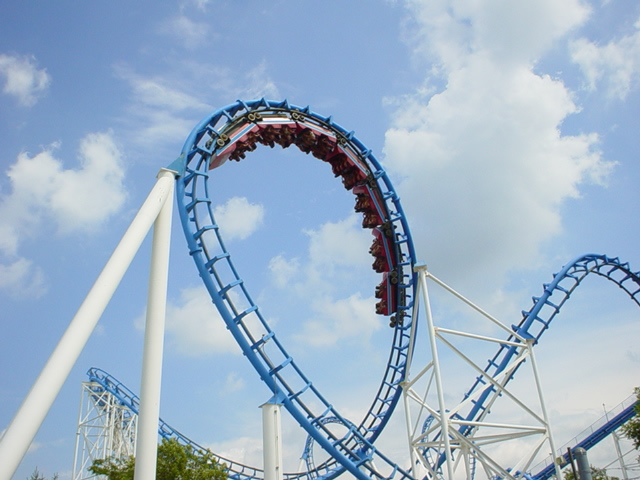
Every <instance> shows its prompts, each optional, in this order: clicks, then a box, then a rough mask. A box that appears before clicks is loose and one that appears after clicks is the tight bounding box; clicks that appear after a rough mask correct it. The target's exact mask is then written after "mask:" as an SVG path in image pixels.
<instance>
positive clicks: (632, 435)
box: [622, 387, 640, 450]
mask: <svg viewBox="0 0 640 480" xmlns="http://www.w3.org/2000/svg"><path fill="white" fill-rule="evenodd" d="M633 392H634V393H635V394H636V398H637V399H638V403H636V406H635V407H633V410H634V412H636V414H635V416H634V417H633V418H632V419H631V420H629V421H628V422H627V423H625V424H624V425H623V426H622V433H623V434H624V436H625V437H627V438H628V439H629V440H631V441H632V442H633V446H634V447H636V450H638V449H639V448H640V387H636V388H634V389H633Z"/></svg>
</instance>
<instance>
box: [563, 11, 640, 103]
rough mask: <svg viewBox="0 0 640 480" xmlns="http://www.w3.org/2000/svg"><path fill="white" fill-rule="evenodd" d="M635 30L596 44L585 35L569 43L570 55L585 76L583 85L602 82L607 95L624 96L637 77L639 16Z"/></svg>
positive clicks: (639, 76) (639, 72) (591, 87)
mask: <svg viewBox="0 0 640 480" xmlns="http://www.w3.org/2000/svg"><path fill="white" fill-rule="evenodd" d="M634 28H635V31H634V32H633V33H632V34H630V35H626V36H624V37H622V38H620V39H619V40H614V41H611V42H609V43H607V44H606V45H603V46H599V45H597V44H596V43H594V42H590V41H589V40H587V39H586V38H580V39H578V40H575V41H574V42H572V43H571V45H570V50H571V59H572V60H573V62H575V63H577V64H578V66H579V67H580V69H581V70H582V73H583V74H584V76H585V80H586V83H587V88H588V89H589V90H596V88H597V86H598V85H603V86H604V88H605V91H606V93H607V95H608V96H609V97H612V98H618V99H620V100H624V99H625V98H626V96H627V95H628V94H629V92H630V91H631V90H632V88H634V87H636V86H637V85H638V81H639V80H640V20H638V21H637V22H636V23H635V24H634Z"/></svg>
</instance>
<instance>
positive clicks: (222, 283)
mask: <svg viewBox="0 0 640 480" xmlns="http://www.w3.org/2000/svg"><path fill="white" fill-rule="evenodd" d="M259 145H267V146H270V147H274V146H276V145H279V146H281V147H283V148H287V147H289V146H296V147H298V148H299V149H300V150H301V151H302V152H304V153H308V154H311V155H313V156H315V157H317V158H318V159H319V160H321V161H324V162H327V163H329V164H330V165H331V169H332V171H333V174H334V175H335V176H336V177H340V178H341V180H342V183H343V185H344V187H345V189H346V190H348V191H351V192H352V193H353V194H354V195H355V197H356V199H355V209H356V211H358V212H361V213H362V214H363V228H367V229H370V230H371V231H372V234H373V242H372V246H371V249H370V253H371V254H372V255H373V257H374V262H373V268H374V269H375V270H376V271H377V272H379V273H380V274H381V282H380V284H379V285H378V286H377V287H376V289H375V295H376V297H377V298H378V299H379V302H378V304H377V306H376V311H377V312H376V313H378V314H381V315H386V316H388V318H389V323H390V326H391V327H392V335H391V336H392V341H391V349H390V354H389V358H388V362H387V366H386V369H385V371H384V373H383V377H382V381H381V384H380V387H379V389H378V391H377V394H376V396H375V397H374V399H373V401H372V402H371V405H370V407H369V409H368V410H367V412H366V414H365V415H364V417H363V418H362V419H361V420H360V421H359V422H355V421H353V419H347V418H344V417H343V416H342V415H341V414H340V413H339V412H338V411H337V410H336V409H335V408H334V407H333V406H332V404H331V403H330V402H329V401H328V400H327V399H325V398H324V396H323V395H322V394H321V392H319V391H318V390H317V389H316V388H315V386H314V385H313V383H312V382H311V380H310V379H308V378H307V377H306V376H305V374H304V373H303V372H302V370H301V369H300V368H299V367H298V365H297V364H296V362H295V361H294V359H293V357H292V356H291V355H290V354H289V353H287V351H286V350H285V348H284V346H283V345H282V344H281V342H280V341H279V339H278V337H277V336H276V333H275V331H274V330H272V329H271V327H270V326H269V325H268V324H267V322H266V321H265V319H264V318H263V316H262V313H261V311H260V309H259V308H258V305H257V304H256V303H254V301H253V300H252V298H251V296H250V295H249V292H248V291H247V289H246V287H245V283H244V281H243V280H242V278H241V277H240V275H239V273H238V272H237V271H236V269H235V267H234V265H233V263H232V261H231V254H230V252H229V251H228V250H227V248H226V247H225V245H224V242H223V240H222V234H221V232H220V230H219V228H218V225H217V223H216V221H215V218H214V215H213V200H212V196H213V194H215V192H213V191H211V189H210V185H209V184H208V182H207V179H208V178H209V176H210V175H214V174H215V169H217V168H218V167H221V166H222V165H223V164H224V163H225V162H227V161H240V160H242V159H244V157H245V156H246V155H247V154H248V153H250V152H252V151H253V150H254V149H256V148H257V147H258V146H259ZM169 168H171V169H173V170H176V171H178V178H177V186H176V197H177V203H178V211H179V213H180V218H181V221H182V226H183V229H184V232H185V235H186V238H187V243H188V247H189V252H190V254H191V256H192V258H193V259H194V261H195V264H196V266H197V269H198V271H199V273H200V276H201V277H202V280H203V282H204V284H205V286H206V288H207V290H208V292H209V294H210V296H211V299H212V301H213V303H214V304H215V306H216V308H217V309H218V311H219V313H220V315H221V317H222V318H223V320H224V322H225V323H226V326H227V328H228V329H229V330H230V332H231V333H232V335H233V336H234V338H235V340H236V342H237V343H238V345H239V346H240V347H241V349H242V351H243V353H244V355H245V356H246V357H247V358H248V359H249V361H250V362H251V364H252V365H253V367H254V369H255V370H256V371H257V373H258V374H259V376H260V377H261V379H262V380H263V381H264V382H265V384H266V385H267V386H268V387H269V388H270V390H271V392H272V394H273V398H274V400H275V401H277V402H279V403H282V404H283V405H284V407H285V408H286V409H287V410H288V412H289V413H290V414H291V415H292V417H293V418H294V419H295V420H296V421H297V422H298V423H299V424H300V426H301V427H302V428H303V429H305V430H306V432H307V433H308V435H309V440H308V441H307V444H306V446H305V453H304V454H306V455H308V454H309V450H310V445H311V444H312V443H313V442H317V443H318V444H319V445H320V446H321V447H322V448H323V449H324V450H325V451H326V452H327V453H328V454H329V460H327V461H326V462H324V463H322V464H320V465H315V464H314V462H313V459H307V466H308V467H309V469H308V471H306V472H296V473H285V474H284V478H286V479H287V480H293V479H296V478H326V479H329V478H334V477H336V476H338V475H340V474H341V473H343V472H345V471H349V472H350V473H351V474H352V475H354V476H355V477H357V478H362V479H365V478H413V476H412V473H411V469H410V468H409V469H404V468H403V467H400V466H398V465H397V463H396V462H395V461H394V460H393V459H391V458H388V457H387V456H385V455H384V454H383V453H382V452H381V451H380V450H379V449H378V448H376V447H375V446H374V442H375V441H376V439H377V438H378V437H379V436H380V434H381V432H382V430H383V429H384V427H385V425H386V424H387V422H388V421H389V419H390V417H391V414H392V413H393V411H394V409H395V407H396V405H397V403H398V400H399V398H400V396H401V393H402V391H401V389H402V386H401V382H402V381H403V380H404V379H405V375H406V372H407V368H408V366H409V365H408V364H407V361H408V358H407V353H408V350H409V347H410V341H412V340H411V338H410V331H411V327H412V325H411V322H412V321H413V318H417V315H416V316H415V317H414V316H413V310H414V308H417V303H416V300H415V299H416V285H417V278H416V274H415V272H414V267H415V266H416V255H415V251H414V246H413V242H412V239H411V235H410V232H409V227H408V224H407V220H406V218H405V215H404V213H403V210H402V207H401V205H400V201H399V198H398V196H397V194H396V192H395V191H394V189H393V187H392V185H391V182H390V181H389V179H388V177H387V175H386V173H385V171H384V170H383V168H382V167H381V165H380V163H379V162H378V161H377V160H376V158H375V157H374V156H373V155H372V153H371V151H370V150H369V149H367V148H366V147H365V146H364V145H363V144H362V143H361V142H360V141H359V140H358V139H357V138H356V136H355V135H354V133H353V132H350V131H347V130H345V129H344V128H342V127H341V126H339V125H338V124H336V123H335V122H334V121H333V120H332V118H331V117H323V116H320V115H318V114H316V113H314V112H312V111H311V110H310V109H309V107H306V108H300V107H297V106H294V105H290V104H288V103H287V102H286V101H284V102H272V101H267V100H264V99H262V100H258V101H251V102H242V101H238V102H236V103H234V104H231V105H229V106H227V107H224V108H221V109H219V110H217V111H216V112H214V113H212V114H211V115H210V116H208V117H206V118H205V119H204V120H203V121H202V122H200V124H198V125H197V126H196V127H195V128H194V129H193V131H192V132H191V134H190V135H189V137H188V138H187V140H186V142H185V145H184V147H183V150H182V153H181V155H180V157H179V158H178V160H176V161H175V162H174V163H173V164H172V165H171V166H170V167H169ZM589 274H595V275H598V276H601V277H604V278H606V279H607V280H610V281H612V282H614V283H615V284H617V285H618V286H619V287H620V288H622V289H623V290H624V291H625V292H626V293H627V294H628V295H629V296H630V297H631V299H632V300H633V301H634V302H635V303H636V304H638V305H640V276H639V274H638V273H637V272H633V271H632V270H631V269H630V267H629V265H628V264H627V263H623V262H620V261H619V260H618V259H617V258H612V257H607V256H605V255H598V254H587V255H582V256H579V257H577V258H575V259H574V260H572V261H571V262H569V263H568V264H567V265H565V266H564V267H563V268H562V269H561V270H560V271H559V272H558V273H556V274H554V275H553V279H552V281H551V282H550V283H548V284H545V285H544V286H543V293H542V295H540V296H539V297H534V298H533V305H532V306H531V308H529V310H526V311H523V312H522V318H521V320H520V321H519V322H518V323H517V324H514V325H513V329H514V332H515V333H516V334H517V337H518V338H526V339H533V340H534V342H535V343H537V342H539V341H540V338H541V336H542V334H543V333H544V332H545V331H546V330H547V329H548V328H549V325H550V323H551V321H552V320H553V319H554V318H555V317H556V315H557V314H558V313H559V311H560V309H561V307H562V306H563V305H564V304H565V303H566V301H567V300H568V299H569V298H570V296H571V294H572V292H573V291H574V290H575V289H576V288H577V287H578V286H579V285H580V284H581V282H582V280H583V279H584V278H585V277H586V276H587V275H589ZM508 340H509V341H510V342H514V341H515V342H517V341H518V340H517V338H516V336H511V337H509V338H508ZM514 355H516V348H515V347H512V346H508V345H507V344H506V343H505V344H501V346H500V347H499V348H498V351H497V352H496V354H495V355H494V356H493V357H491V358H490V359H489V361H488V363H487V366H486V368H485V370H484V375H481V376H479V377H478V378H477V379H476V381H475V382H474V383H473V384H472V386H471V388H470V389H469V390H468V391H467V393H466V395H465V397H464V398H469V397H475V399H474V400H473V401H472V402H470V403H469V407H468V409H467V410H466V411H464V412H458V413H456V416H457V417H458V418H460V419H464V420H467V421H468V422H467V424H469V423H472V422H478V421H481V420H483V419H484V418H485V417H486V415H488V413H489V410H490V408H491V407H492V406H493V404H494V402H495V401H496V399H497V398H498V396H499V393H498V392H496V390H495V389H494V388H493V387H491V385H490V384H488V382H487V381H486V379H487V378H494V377H496V376H499V375H500V374H501V373H502V372H504V371H505V369H506V368H507V367H508V366H509V364H510V362H511V361H512V360H513V357H514ZM516 370H517V368H516V369H514V370H513V371H511V372H510V373H509V374H508V376H507V377H506V378H505V379H504V383H507V382H508V381H509V380H510V379H511V378H512V377H513V375H514V374H515V371H516ZM89 376H90V378H91V379H92V380H93V381H96V382H98V383H100V384H101V385H103V387H104V388H106V389H109V391H112V393H114V394H115V395H117V396H119V398H121V399H122V400H121V401H122V402H123V403H125V404H127V405H130V407H131V409H132V410H133V411H137V397H135V395H133V394H131V393H130V392H128V390H126V387H123V386H121V385H120V384H119V383H118V382H117V380H115V379H113V377H111V376H109V375H108V374H106V373H105V372H102V371H100V370H97V369H92V370H90V372H89ZM479 391H482V393H480V394H479V393H478V392H479ZM312 405H313V406H314V407H312ZM318 405H320V406H321V407H320V408H318V407H317V406H318ZM333 423H338V424H340V425H342V426H343V427H345V428H344V429H345V430H346V433H345V434H344V435H343V436H340V437H338V436H336V434H335V432H334V431H332V430H331V429H329V428H328V425H330V424H333ZM462 429H464V431H462ZM159 432H160V434H161V435H162V436H163V437H166V438H171V437H175V438H178V439H179V440H180V441H182V442H184V443H188V444H191V445H192V446H194V447H195V448H201V447H199V446H198V445H197V444H195V443H194V442H193V441H191V440H190V439H189V438H187V437H185V436H184V435H183V434H181V433H180V432H178V431H177V430H175V429H173V428H172V427H170V426H168V425H167V424H166V423H165V422H163V421H161V422H160V427H159ZM461 433H463V434H464V435H465V436H469V437H471V436H473V434H474V428H473V427H469V426H467V427H461ZM435 435H436V436H438V435H440V433H438V432H436V433H435ZM423 454H424V455H425V457H426V458H428V459H430V463H432V468H433V471H438V470H439V469H440V467H441V466H442V464H443V463H444V460H445V452H444V451H442V450H439V451H433V450H431V451H424V452H423ZM220 461H222V462H224V463H226V464H227V466H228V468H229V474H230V477H231V478H236V479H240V480H244V479H247V480H249V479H251V480H253V479H260V478H262V477H263V472H262V471H261V470H260V469H257V468H254V467H250V466H246V465H242V464H239V463H237V462H234V461H233V460H230V459H226V458H220ZM380 465H382V468H379V467H380ZM382 472H384V473H382Z"/></svg>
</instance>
